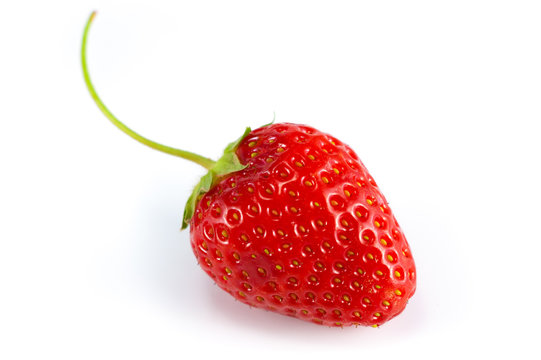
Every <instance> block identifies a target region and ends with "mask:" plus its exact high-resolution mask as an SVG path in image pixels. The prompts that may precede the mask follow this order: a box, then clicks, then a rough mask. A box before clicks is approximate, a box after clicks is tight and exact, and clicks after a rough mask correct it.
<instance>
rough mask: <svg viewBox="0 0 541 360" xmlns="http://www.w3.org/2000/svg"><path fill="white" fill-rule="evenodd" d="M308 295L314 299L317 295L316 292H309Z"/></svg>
mask: <svg viewBox="0 0 541 360" xmlns="http://www.w3.org/2000/svg"><path fill="white" fill-rule="evenodd" d="M306 296H308V297H309V298H310V299H314V298H315V297H316V296H315V295H314V293H311V292H309V293H307V294H306Z"/></svg>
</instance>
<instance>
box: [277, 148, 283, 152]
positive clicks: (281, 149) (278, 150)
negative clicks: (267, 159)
mask: <svg viewBox="0 0 541 360" xmlns="http://www.w3.org/2000/svg"><path fill="white" fill-rule="evenodd" d="M283 151H284V148H282V147H279V148H278V149H277V150H276V152H279V153H281V152H283Z"/></svg>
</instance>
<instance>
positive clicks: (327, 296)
mask: <svg viewBox="0 0 541 360" xmlns="http://www.w3.org/2000/svg"><path fill="white" fill-rule="evenodd" d="M323 296H324V297H325V299H327V300H332V295H331V294H330V293H325V295H323Z"/></svg>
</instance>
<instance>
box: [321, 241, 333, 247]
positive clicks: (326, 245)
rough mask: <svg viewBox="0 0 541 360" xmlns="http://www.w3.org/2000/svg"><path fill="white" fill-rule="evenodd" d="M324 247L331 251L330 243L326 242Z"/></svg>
mask: <svg viewBox="0 0 541 360" xmlns="http://www.w3.org/2000/svg"><path fill="white" fill-rule="evenodd" d="M323 247H326V248H327V249H330V248H331V244H329V243H328V242H326V241H324V242H323Z"/></svg>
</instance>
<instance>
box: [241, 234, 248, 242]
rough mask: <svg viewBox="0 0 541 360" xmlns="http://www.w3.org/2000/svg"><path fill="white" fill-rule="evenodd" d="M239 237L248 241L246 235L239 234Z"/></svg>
mask: <svg viewBox="0 0 541 360" xmlns="http://www.w3.org/2000/svg"><path fill="white" fill-rule="evenodd" d="M240 238H241V239H242V241H248V236H246V235H244V234H243V235H241V236H240Z"/></svg>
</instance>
